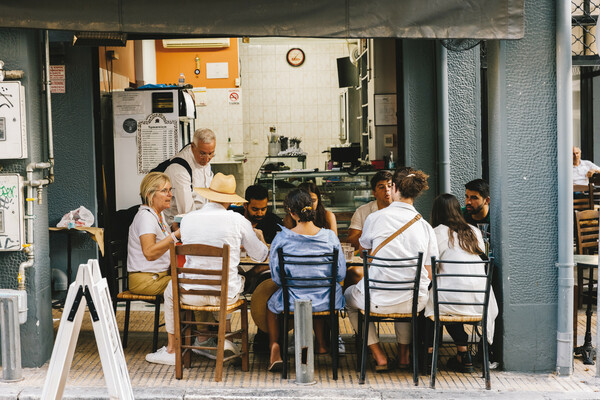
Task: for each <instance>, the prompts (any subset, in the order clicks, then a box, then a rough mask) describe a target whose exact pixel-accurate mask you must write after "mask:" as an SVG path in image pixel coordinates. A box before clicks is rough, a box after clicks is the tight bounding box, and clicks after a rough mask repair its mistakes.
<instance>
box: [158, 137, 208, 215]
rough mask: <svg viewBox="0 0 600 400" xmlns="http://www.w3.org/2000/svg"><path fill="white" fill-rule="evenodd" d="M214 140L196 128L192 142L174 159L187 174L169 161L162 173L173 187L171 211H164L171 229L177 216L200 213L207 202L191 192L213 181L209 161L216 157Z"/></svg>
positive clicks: (176, 164)
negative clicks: (183, 163)
mask: <svg viewBox="0 0 600 400" xmlns="http://www.w3.org/2000/svg"><path fill="white" fill-rule="evenodd" d="M215 147H216V137H215V134H214V132H213V131H211V130H210V129H206V128H202V129H196V131H195V132H194V138H193V139H192V143H190V144H189V145H188V146H186V147H184V148H183V150H181V151H180V152H179V153H177V154H175V155H174V156H173V157H172V158H171V160H173V159H174V158H179V159H182V160H183V161H184V162H186V163H187V164H188V166H189V169H190V171H191V172H190V171H188V169H187V168H186V167H184V166H183V165H182V163H181V160H179V161H180V162H171V164H170V165H169V166H168V167H167V169H166V170H165V174H167V175H169V178H170V179H171V184H172V185H173V198H172V200H171V208H169V209H166V210H165V211H164V214H165V219H166V221H167V224H169V226H171V225H172V224H173V221H174V219H175V216H176V215H178V214H187V213H189V212H190V211H194V210H199V209H200V208H202V206H203V205H204V204H206V203H207V202H208V200H206V199H205V198H204V197H202V196H200V195H199V194H198V193H196V192H195V191H194V188H207V187H209V186H210V182H211V181H212V178H213V172H212V170H211V167H210V160H212V158H213V157H214V156H215Z"/></svg>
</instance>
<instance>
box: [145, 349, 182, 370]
mask: <svg viewBox="0 0 600 400" xmlns="http://www.w3.org/2000/svg"><path fill="white" fill-rule="evenodd" d="M146 361H148V362H151V363H155V364H164V365H175V353H167V348H166V346H163V347H161V348H160V349H158V350H156V352H155V353H150V354H146Z"/></svg>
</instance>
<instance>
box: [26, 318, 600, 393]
mask: <svg viewBox="0 0 600 400" xmlns="http://www.w3.org/2000/svg"><path fill="white" fill-rule="evenodd" d="M142 309H143V308H142ZM594 311H595V310H594ZM123 317H124V312H123V311H118V312H117V320H118V323H119V326H120V327H122V326H123ZM55 318H57V319H56V320H55V326H56V327H57V326H58V323H59V319H58V318H60V313H59V312H57V311H55ZM238 318H239V316H238ZM152 321H153V320H152V312H151V311H135V312H132V320H131V328H130V339H129V346H128V347H127V348H126V349H125V357H126V360H127V366H128V369H129V374H130V377H131V382H132V385H133V387H145V388H152V387H170V388H178V387H183V388H208V387H212V388H218V387H227V388H240V387H244V388H254V389H261V388H265V389H266V388H279V389H281V388H289V387H290V385H292V382H293V380H294V367H293V359H292V362H291V363H290V366H291V368H290V370H291V371H290V377H289V378H290V379H289V381H284V380H282V379H281V378H280V374H273V373H269V372H267V370H266V368H267V361H268V360H267V359H266V357H265V356H261V355H257V354H254V353H251V355H250V371H249V372H242V371H241V370H240V368H239V367H238V366H235V365H228V366H226V368H225V371H224V376H223V381H222V382H214V381H213V373H214V371H213V370H214V362H213V361H210V360H207V359H203V358H194V359H193V360H192V363H193V368H192V369H189V370H185V371H184V376H183V379H182V380H176V379H175V378H174V369H173V367H168V366H163V365H156V364H150V363H147V362H146V361H145V359H144V357H145V355H146V354H147V353H148V352H149V351H150V350H151V349H150V348H151V342H152V333H151V330H152V323H153V322H152ZM342 321H343V323H342V324H341V334H342V337H343V338H344V340H345V341H346V342H347V343H346V348H347V350H348V351H347V354H346V355H345V356H343V357H341V358H340V370H339V379H338V380H337V381H333V380H332V378H331V359H330V357H329V356H316V357H315V371H316V372H315V375H316V376H315V380H316V384H315V386H313V387H321V388H330V389H331V388H333V389H341V388H358V387H361V388H364V387H365V386H366V387H372V388H376V389H391V388H398V387H402V388H406V389H408V388H411V387H412V381H411V379H412V377H411V372H408V371H407V372H400V371H392V372H386V373H374V372H373V371H372V370H371V369H369V371H368V373H367V384H366V385H365V386H362V385H361V386H359V384H358V379H357V373H356V372H355V369H354V365H355V354H354V344H353V335H352V334H351V327H350V324H349V323H348V319H347V318H346V319H344V320H342ZM233 323H234V325H235V324H236V323H238V322H237V319H234V321H233ZM595 324H596V322H595V313H594V321H593V324H592V325H593V326H594V327H595ZM390 328H391V326H382V328H381V334H382V338H383V342H384V343H385V346H384V348H385V350H386V352H387V353H388V354H392V353H393V351H394V349H395V345H393V344H392V343H391V342H392V341H393V335H392V331H391V329H390ZM584 331H585V314H584V313H583V311H580V313H579V337H580V339H579V344H581V343H582V342H583V332H584ZM255 332H256V327H255V326H254V325H252V326H251V332H250V337H251V338H252V336H253V335H254V334H255ZM593 335H594V337H595V329H594V331H593ZM165 342H166V334H165V333H164V331H163V332H162V333H161V336H160V343H161V344H159V345H162V344H164V343H165ZM451 351H452V348H451V347H450V346H447V347H446V348H445V349H443V354H444V355H446V356H447V355H448V354H449V353H450V352H451ZM443 362H444V360H443V359H442V365H443ZM46 372H47V364H46V366H44V367H42V368H39V369H25V370H24V375H25V380H24V381H23V382H22V383H21V384H23V385H27V386H28V387H41V386H43V383H44V379H45V375H46ZM594 374H595V366H585V365H583V364H582V362H581V360H580V359H576V360H575V373H574V374H573V376H571V377H567V378H565V377H558V376H557V375H555V374H522V373H510V372H501V371H492V388H493V389H494V390H496V391H498V390H500V391H507V392H511V391H546V392H548V391H550V392H565V393H566V392H598V391H600V386H598V383H597V380H594ZM67 385H68V386H76V387H103V386H105V385H106V383H105V381H104V377H103V374H102V368H101V364H100V360H99V356H98V352H97V348H96V342H95V340H94V333H93V330H92V327H91V322H90V319H89V316H87V315H86V317H85V319H84V325H83V327H82V330H81V332H80V338H79V341H78V343H77V349H76V352H75V357H74V360H73V364H72V366H71V372H70V375H69V381H68V383H67ZM428 385H429V377H426V376H421V377H420V381H419V386H421V387H428ZM437 388H439V389H442V390H443V389H445V390H465V389H466V390H472V389H484V388H485V385H484V381H483V379H482V378H481V377H480V372H479V371H477V373H473V374H457V373H454V372H448V371H444V370H443V369H442V370H440V372H439V374H438V380H437ZM599 397H600V395H599Z"/></svg>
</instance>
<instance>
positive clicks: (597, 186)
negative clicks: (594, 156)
mask: <svg viewBox="0 0 600 400" xmlns="http://www.w3.org/2000/svg"><path fill="white" fill-rule="evenodd" d="M587 192H588V196H589V199H590V200H589V203H590V209H592V208H597V206H598V205H599V204H600V174H598V173H596V174H594V175H592V176H590V178H589V183H588V189H587Z"/></svg>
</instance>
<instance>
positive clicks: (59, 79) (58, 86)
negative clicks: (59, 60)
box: [49, 65, 67, 93]
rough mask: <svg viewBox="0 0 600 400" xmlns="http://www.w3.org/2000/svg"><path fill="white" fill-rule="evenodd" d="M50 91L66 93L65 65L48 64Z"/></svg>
mask: <svg viewBox="0 0 600 400" xmlns="http://www.w3.org/2000/svg"><path fill="white" fill-rule="evenodd" d="M49 72H50V93H66V92H67V87H66V84H65V81H66V77H65V66H64V65H51V66H50V71H49Z"/></svg>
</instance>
